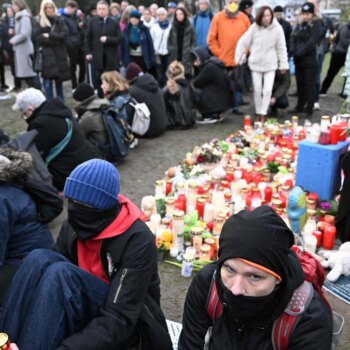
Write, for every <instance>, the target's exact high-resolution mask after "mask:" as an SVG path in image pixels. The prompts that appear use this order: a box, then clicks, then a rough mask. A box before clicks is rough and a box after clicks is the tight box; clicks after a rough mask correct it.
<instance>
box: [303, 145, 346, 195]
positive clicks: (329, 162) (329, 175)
mask: <svg viewBox="0 0 350 350" xmlns="http://www.w3.org/2000/svg"><path fill="white" fill-rule="evenodd" d="M348 146H349V143H348V142H347V141H345V142H339V143H338V144H336V145H327V146H323V145H319V144H315V143H311V142H308V141H301V142H300V143H299V152H298V162H297V173H296V185H297V186H302V187H303V188H304V190H306V191H310V192H316V193H317V194H318V196H319V199H322V200H328V199H332V198H333V196H334V195H335V194H336V192H337V191H338V190H339V188H340V161H339V160H340V157H341V155H343V154H344V153H345V152H346V151H347V150H348Z"/></svg>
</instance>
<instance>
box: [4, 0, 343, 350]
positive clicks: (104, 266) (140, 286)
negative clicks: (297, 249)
mask: <svg viewBox="0 0 350 350" xmlns="http://www.w3.org/2000/svg"><path fill="white" fill-rule="evenodd" d="M252 8H253V1H250V0H242V1H241V2H240V3H239V4H238V0H226V5H225V8H224V9H222V10H221V11H219V12H218V13H216V14H214V13H213V12H212V11H211V10H210V8H209V2H208V1H207V0H199V1H198V11H197V13H196V14H194V15H193V16H192V15H191V13H190V12H189V10H188V9H187V8H186V6H185V5H184V3H182V2H180V3H178V4H176V3H174V2H169V3H168V4H167V8H164V7H159V6H158V5H157V4H155V3H154V4H152V5H151V6H150V7H149V8H147V9H146V8H145V7H144V6H139V7H138V8H136V7H135V6H133V5H130V4H129V3H128V1H126V0H123V1H121V3H120V4H119V3H112V4H109V3H107V2H105V1H104V0H102V1H99V2H97V4H96V5H94V6H91V7H90V8H89V9H88V11H86V13H85V14H83V12H82V11H81V10H80V9H79V6H78V4H77V3H76V2H75V1H74V0H68V1H67V3H66V5H65V7H64V8H61V9H57V7H56V5H55V3H54V2H53V1H52V0H43V1H42V2H41V5H40V11H39V14H38V16H33V14H32V13H31V11H30V9H29V8H28V6H27V4H26V3H25V0H12V4H9V5H5V6H3V9H4V14H3V16H2V22H1V31H0V32H1V53H2V54H1V69H0V74H1V81H0V84H1V88H2V89H3V90H4V89H7V88H8V86H7V85H6V82H5V78H4V77H5V75H4V65H5V64H10V66H11V72H12V74H13V78H14V81H13V83H14V91H16V92H18V93H17V94H16V102H15V104H14V106H13V109H14V110H18V111H19V112H20V113H21V115H22V117H23V119H24V120H25V121H26V123H27V124H28V128H27V132H26V133H24V134H21V135H18V136H16V137H15V138H13V139H12V140H10V139H9V138H8V137H7V136H6V135H5V133H4V132H3V131H2V130H0V145H1V147H0V187H1V191H0V208H1V217H0V226H1V235H0V332H1V331H3V332H6V333H8V335H9V337H10V339H11V340H12V341H13V342H14V343H17V344H18V346H19V349H20V350H27V349H32V348H34V349H43V350H51V349H52V350H54V349H56V350H68V349H72V350H73V349H86V350H88V349H95V350H96V349H104V350H108V349H111V350H112V349H115V348H120V349H136V348H137V349H159V350H163V349H164V350H167V349H171V348H172V344H171V339H170V336H169V334H168V331H167V326H166V322H165V317H164V314H163V312H162V309H161V307H160V279H159V275H158V270H157V254H156V252H157V251H156V245H155V240H154V236H153V234H152V232H151V231H150V230H149V228H148V226H147V225H146V224H145V223H144V222H143V221H142V220H141V218H142V215H141V214H142V213H141V211H140V210H139V209H138V208H137V207H136V205H135V204H133V203H132V202H131V201H130V200H129V199H128V198H127V197H125V196H123V195H122V194H121V193H120V177H119V173H118V171H117V169H116V167H115V166H114V165H113V164H112V163H110V162H108V161H106V157H105V154H104V153H103V147H101V145H105V144H106V143H107V142H108V138H109V135H108V132H107V130H106V124H105V122H104V112H103V111H106V110H108V109H112V110H114V111H116V113H121V111H123V113H124V114H123V115H124V116H125V120H126V122H127V124H128V125H132V124H133V119H134V118H135V103H144V104H145V105H146V106H147V107H148V110H149V112H150V124H149V128H148V130H147V132H146V133H145V134H144V135H143V136H144V137H156V136H159V135H161V134H162V133H163V132H164V131H165V130H166V129H167V128H180V129H184V128H190V127H192V126H193V125H194V124H195V123H196V122H197V123H199V124H211V123H217V122H220V121H221V120H222V113H223V112H224V111H226V110H228V109H231V110H232V112H233V113H235V114H237V115H241V114H242V112H241V110H240V105H241V104H242V97H243V96H242V95H243V94H242V92H244V91H245V90H244V89H243V88H242V86H241V85H242V82H241V81H240V80H242V77H240V74H244V80H245V83H246V84H247V85H248V90H249V87H250V85H251V87H252V89H253V94H254V105H255V111H256V120H258V121H264V120H265V118H266V117H267V116H268V115H275V114H277V111H278V109H279V108H287V107H288V105H289V102H288V97H287V94H288V89H289V87H290V83H291V72H290V69H289V67H290V61H291V58H293V59H294V64H295V76H296V82H297V97H298V101H297V105H296V106H295V109H294V110H293V113H294V112H296V113H298V114H299V115H300V116H310V115H311V114H312V113H313V110H314V109H315V108H318V107H319V106H318V104H319V102H318V101H319V100H318V98H319V96H322V95H324V94H325V93H326V92H327V90H328V88H329V86H330V85H331V83H332V80H333V79H334V77H335V75H336V74H337V72H338V71H339V69H340V68H341V67H342V65H344V64H345V65H346V66H347V67H349V62H350V51H349V44H350V35H349V33H350V24H349V23H348V24H344V25H342V26H340V27H339V28H338V30H337V32H336V34H335V38H334V41H333V43H332V58H331V64H330V67H329V70H328V73H327V76H326V78H325V80H324V81H323V82H322V84H321V81H320V71H321V67H322V63H323V59H324V55H325V53H326V52H327V51H328V50H329V49H330V37H331V33H333V31H334V28H333V27H332V23H331V22H330V21H328V20H327V19H326V18H322V17H321V16H320V13H319V9H318V8H317V1H311V0H310V1H309V2H306V3H305V4H304V5H303V6H302V7H301V9H300V16H299V21H298V23H297V24H296V25H295V27H294V28H292V27H291V25H290V24H289V23H288V22H287V21H286V20H285V19H284V18H283V8H282V7H281V6H276V7H275V8H274V9H272V8H270V7H268V6H263V7H261V8H259V9H257V12H256V15H255V18H254V17H253V11H252ZM346 55H347V56H346ZM348 77H349V79H348V81H347V82H346V84H345V89H344V93H346V91H350V87H349V84H350V72H349V73H348ZM69 80H70V81H71V84H72V90H73V91H72V96H73V99H74V100H75V101H76V102H77V103H76V107H75V112H76V115H77V117H75V116H74V115H73V113H72V111H71V110H70V109H69V108H68V107H67V106H66V105H65V103H64V90H63V83H64V82H65V81H69ZM23 81H24V82H25V83H26V84H27V85H28V86H29V88H27V89H24V90H23V91H21V90H22V83H23ZM42 89H43V90H42ZM54 90H55V93H54ZM197 113H199V114H200V118H197V117H198V116H197ZM136 136H140V135H136ZM135 144H136V143H135ZM59 192H60V193H59ZM63 197H65V198H66V200H67V201H68V209H67V219H66V220H65V222H64V223H63V226H62V228H61V231H60V233H59V236H58V238H57V240H56V241H55V242H54V241H53V239H52V235H51V232H50V230H49V228H48V223H49V222H50V221H52V220H53V219H54V218H55V217H57V216H58V215H59V214H60V213H61V211H62V208H63ZM237 228H238V229H237ZM3 233H4V234H3ZM267 235H268V239H266V237H267ZM293 242H294V239H293V233H292V232H291V231H290V230H289V228H288V227H287V226H286V225H285V223H284V222H283V220H282V219H281V218H280V217H279V216H278V215H277V214H276V213H275V212H274V211H273V210H272V209H270V208H268V207H260V208H258V209H256V210H254V211H252V212H250V211H242V212H240V213H238V214H236V215H234V216H232V217H231V218H230V219H229V220H227V222H226V223H225V225H224V227H223V230H222V233H221V236H220V242H219V245H220V249H219V252H218V255H219V258H218V261H217V262H215V263H212V264H210V265H208V266H207V267H206V268H204V269H203V270H202V271H201V272H200V273H199V274H198V275H197V276H196V277H195V279H194V280H193V282H192V284H191V286H190V288H189V291H188V295H187V300H186V303H185V306H184V316H183V331H182V334H181V337H180V340H179V349H189V350H192V349H200V348H203V347H205V348H207V349H226V348H229V349H242V348H245V349H261V350H264V349H271V348H272V342H273V340H272V339H271V338H272V337H271V335H272V332H273V330H272V329H273V325H274V322H275V321H276V319H277V318H278V317H279V316H280V315H281V314H282V313H283V312H284V310H285V309H286V307H287V306H288V304H289V302H290V301H291V299H292V298H293V296H297V295H298V294H296V293H299V292H300V291H301V290H302V291H303V290H304V289H303V288H306V289H308V288H310V286H308V285H307V283H306V282H305V278H304V274H303V270H302V267H301V265H300V262H299V260H298V259H297V257H296V255H295V253H294V252H293V251H292V250H291V246H292V245H293ZM213 284H215V288H216V289H217V293H218V298H219V300H220V302H221V304H222V310H221V314H219V315H218V316H217V319H212V318H211V317H210V315H209V314H208V310H207V298H208V290H209V289H211V286H212V285H213ZM292 335H293V337H291V339H290V343H289V346H288V349H299V348H307V349H313V348H314V349H321V350H329V349H330V348H331V342H332V315H331V310H330V308H329V305H328V304H327V302H326V301H325V300H324V299H323V297H322V295H319V294H318V292H317V291H315V292H314V293H312V295H311V298H310V300H309V305H308V306H307V310H306V312H304V313H302V314H301V317H300V321H299V322H298V324H297V326H296V327H295V329H294V330H293V332H292ZM11 346H12V349H16V345H11Z"/></svg>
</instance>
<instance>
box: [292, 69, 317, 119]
mask: <svg viewBox="0 0 350 350" xmlns="http://www.w3.org/2000/svg"><path fill="white" fill-rule="evenodd" d="M316 74H317V66H316V65H315V66H314V67H301V66H300V65H296V66H295V77H296V81H297V89H298V102H297V106H296V110H297V111H298V112H304V111H305V112H306V113H307V114H312V112H313V108H314V103H315V100H316Z"/></svg>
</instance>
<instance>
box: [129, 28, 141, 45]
mask: <svg viewBox="0 0 350 350" xmlns="http://www.w3.org/2000/svg"><path fill="white" fill-rule="evenodd" d="M129 39H130V47H131V48H132V49H136V48H137V47H138V46H140V30H139V27H138V26H131V28H130V35H129Z"/></svg>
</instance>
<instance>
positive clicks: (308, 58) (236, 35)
mask: <svg viewBox="0 0 350 350" xmlns="http://www.w3.org/2000/svg"><path fill="white" fill-rule="evenodd" d="M226 3H227V4H226V7H225V9H223V10H221V11H219V12H218V13H216V14H214V13H213V12H212V10H211V9H210V5H209V2H208V0H199V1H198V2H197V6H198V10H197V12H196V13H193V14H192V13H191V12H190V11H189V10H188V9H187V8H186V6H185V4H184V3H183V2H180V3H179V4H176V3H174V2H169V3H168V4H167V6H166V8H164V7H159V6H158V5H157V4H156V3H154V4H152V5H151V6H150V7H149V8H145V7H144V6H142V5H140V6H138V8H136V7H135V6H133V5H131V4H129V2H128V1H122V2H121V3H120V4H119V3H111V4H109V3H107V2H105V1H99V2H97V4H96V5H91V6H90V7H89V8H88V9H80V8H79V5H78V3H77V2H75V0H71V1H67V3H66V5H65V7H64V8H59V9H57V8H56V5H55V3H54V2H53V1H51V0H43V1H42V2H41V4H40V10H39V13H38V14H37V15H35V14H32V13H31V11H30V9H29V8H28V6H27V4H26V3H25V0H14V1H13V2H12V4H4V5H3V6H2V9H3V14H2V20H1V31H0V33H1V55H0V56H1V60H0V75H1V82H0V83H1V89H2V90H6V89H7V88H8V85H7V84H6V81H5V74H4V65H5V64H9V65H10V66H11V72H12V75H13V77H14V82H13V87H12V88H11V89H12V90H14V91H15V92H16V91H20V90H21V87H22V83H21V82H22V81H23V80H25V81H26V83H27V85H29V86H30V87H34V88H36V89H40V88H41V87H42V88H43V91H44V92H45V95H46V98H47V99H48V100H51V99H53V97H54V95H55V94H54V91H53V90H54V87H55V90H56V96H58V97H60V98H61V99H62V100H64V93H63V85H62V83H63V82H65V81H71V87H72V90H73V92H74V91H75V89H76V88H77V86H78V84H79V83H83V82H85V81H87V82H88V83H89V84H90V85H91V86H93V88H94V89H95V90H97V95H98V96H99V97H100V98H103V97H104V96H103V91H102V88H101V83H102V81H101V75H102V74H103V73H104V72H108V71H114V70H117V71H119V72H120V73H121V74H122V76H123V78H125V70H126V68H127V67H128V65H129V64H130V63H135V64H137V65H138V66H139V67H140V68H141V71H142V72H140V74H142V73H144V74H145V73H148V74H150V75H152V76H153V77H154V79H155V80H156V81H157V83H158V85H159V87H160V88H161V89H164V90H167V91H169V90H172V91H174V88H171V86H173V87H174V79H169V77H168V74H167V73H168V67H169V65H170V64H172V63H173V62H174V61H178V62H179V64H181V65H183V67H184V77H185V80H186V81H187V83H188V85H189V89H190V92H191V98H190V101H191V105H188V106H181V108H178V109H186V108H187V109H191V108H192V109H197V111H198V113H199V114H200V115H201V116H200V118H199V122H200V123H202V124H203V123H215V122H218V121H220V120H221V118H220V117H218V115H220V114H221V113H222V112H223V111H225V110H227V109H228V108H231V109H232V112H233V113H235V114H238V115H242V112H241V110H240V105H241V104H242V101H243V100H242V89H239V88H237V86H236V84H235V82H234V81H233V80H235V79H237V74H236V73H235V71H237V70H239V68H238V67H239V66H244V67H247V69H246V70H245V74H246V75H248V77H247V79H248V81H249V85H250V89H253V92H254V105H255V112H256V118H257V120H264V119H265V118H266V116H276V115H278V111H277V109H278V108H287V106H288V105H289V103H288V98H287V96H288V89H289V87H290V80H291V77H290V71H289V67H290V66H291V65H292V66H293V67H294V66H295V72H294V69H293V74H295V78H296V85H297V91H296V92H295V95H296V96H297V100H298V101H297V104H296V105H295V106H294V108H292V109H291V110H290V112H291V113H298V114H300V115H301V116H305V117H310V116H311V115H312V113H313V111H314V110H315V109H320V103H319V97H320V96H321V97H322V96H324V95H325V94H326V93H327V91H328V89H329V86H330V85H331V84H332V81H333V79H334V77H335V75H336V74H337V73H338V71H339V70H340V69H341V67H343V66H344V63H345V58H346V53H347V50H348V47H349V42H350V39H349V38H350V36H349V32H350V25H349V23H346V24H342V25H340V26H339V28H338V30H337V31H336V32H335V28H334V26H333V23H332V21H331V20H330V19H329V18H328V17H325V16H322V15H321V14H320V10H319V8H318V2H317V0H310V1H309V2H307V3H305V4H304V5H303V6H302V7H301V9H299V10H298V11H297V19H298V20H297V22H296V23H293V27H292V25H291V24H290V23H289V22H288V21H287V20H286V19H285V18H284V9H283V8H282V7H281V6H276V7H275V8H274V9H272V8H269V7H264V8H259V9H257V10H256V13H255V17H254V16H253V6H254V3H253V1H251V0H242V1H240V2H239V4H238V0H227V1H226ZM83 10H84V12H83ZM333 37H334V40H331V39H332V38H333ZM199 48H206V49H207V50H208V53H207V54H205V57H206V59H205V60H204V61H201V62H200V64H199V63H198V62H199V61H196V54H195V52H194V50H196V49H199ZM329 50H331V53H332V58H331V62H330V65H329V69H328V72H327V76H326V78H325V79H324V81H323V82H321V81H320V79H321V78H320V75H321V69H322V65H323V60H324V57H325V54H326V53H327V52H328V51H329ZM212 58H216V59H218V60H220V61H221V63H222V65H221V67H220V69H221V70H223V71H224V73H225V75H226V76H225V78H223V79H224V80H225V83H221V84H219V85H215V82H213V81H212V80H211V78H210V76H208V77H207V76H205V74H203V72H202V75H203V76H204V77H205V80H206V82H205V84H204V85H203V83H202V84H201V88H199V87H198V84H197V87H194V85H195V80H194V79H196V77H197V75H198V74H199V73H200V72H201V71H202V68H204V67H205V65H206V64H207V61H209V60H211V59H212ZM195 62H196V63H195ZM200 80H201V81H203V79H200ZM227 81H229V83H230V91H231V95H232V97H231V102H230V104H229V105H227V103H226V101H223V103H222V104H221V103H220V102H217V101H216V100H213V101H211V102H212V104H214V105H215V106H214V107H213V108H212V109H213V110H214V112H213V114H208V113H206V112H204V115H203V113H201V111H202V110H207V108H206V104H207V101H206V100H205V99H201V98H200V92H201V91H202V90H204V91H203V94H204V95H207V93H206V92H205V90H206V89H208V91H214V90H216V89H222V87H223V86H227V83H226V82H227ZM178 85H180V87H181V84H178ZM185 85H186V84H185ZM169 86H170V89H169ZM344 86H345V84H344ZM180 87H178V88H176V89H175V90H176V91H177V92H178V91H182V89H181V88H180ZM274 91H278V94H277V96H275V95H274ZM243 92H244V91H243ZM345 92H346V90H345V89H344V91H341V92H340V95H342V96H343V97H344V93H345ZM165 96H167V95H166V94H165ZM201 101H202V102H203V103H204V106H202V105H201V103H202V102H201ZM140 102H143V101H140ZM167 112H168V114H169V113H171V112H169V111H167ZM186 114H189V115H190V114H191V112H190V111H186ZM192 114H193V113H192ZM164 118H165V119H166V122H168V121H169V119H171V116H170V117H169V115H166V116H164ZM194 121H195V120H194ZM167 124H168V125H169V126H172V122H171V121H170V122H169V123H167ZM192 124H193V123H192ZM180 125H183V124H182V123H180ZM152 134H154V133H152Z"/></svg>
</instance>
